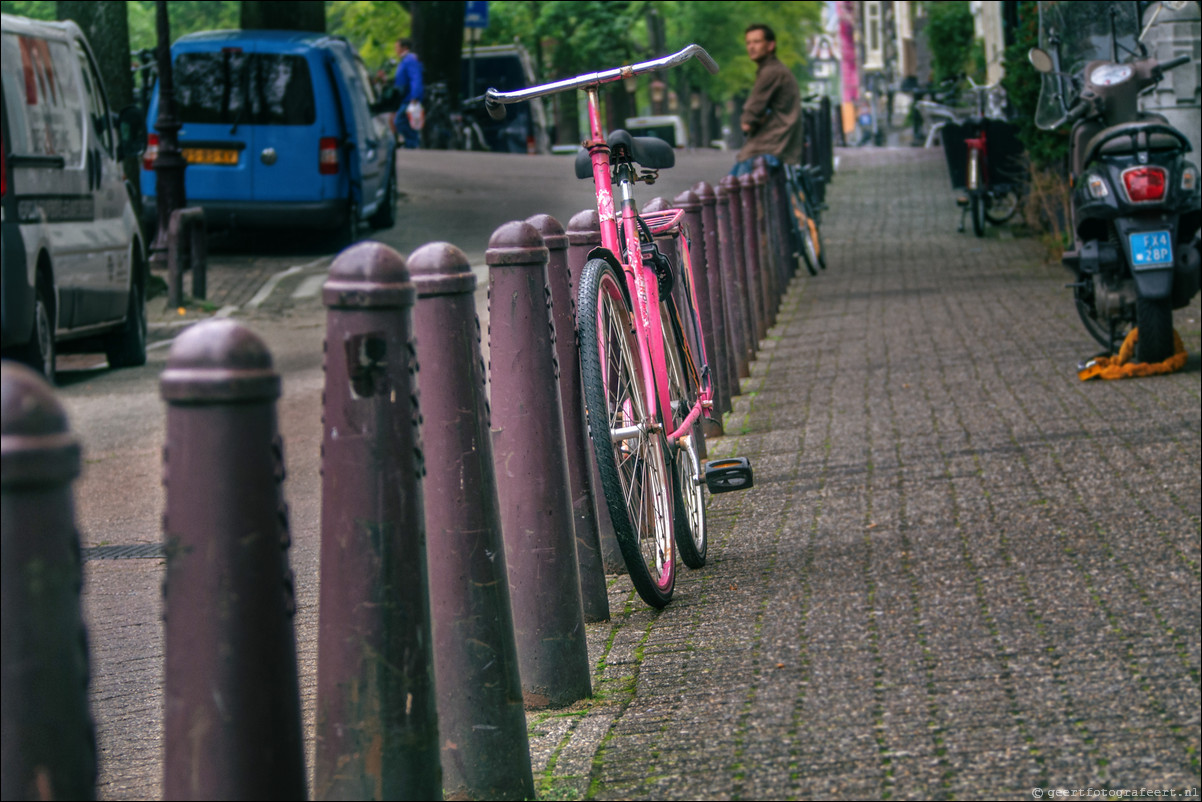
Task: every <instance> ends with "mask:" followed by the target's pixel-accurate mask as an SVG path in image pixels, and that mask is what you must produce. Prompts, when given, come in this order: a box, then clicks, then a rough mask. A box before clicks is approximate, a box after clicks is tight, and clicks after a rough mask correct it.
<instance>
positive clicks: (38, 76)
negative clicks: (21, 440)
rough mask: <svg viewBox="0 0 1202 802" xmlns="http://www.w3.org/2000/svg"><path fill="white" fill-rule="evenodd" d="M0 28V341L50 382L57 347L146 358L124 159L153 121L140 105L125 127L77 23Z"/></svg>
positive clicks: (133, 361)
mask: <svg viewBox="0 0 1202 802" xmlns="http://www.w3.org/2000/svg"><path fill="white" fill-rule="evenodd" d="M2 28H3V30H2V31H0V40H2V45H3V47H2V60H3V65H2V70H0V77H2V89H0V92H2V93H3V103H2V104H0V107H2V114H3V118H2V120H0V136H2V137H3V141H2V142H0V155H2V158H3V164H2V166H0V167H2V169H0V175H2V176H3V187H2V189H0V229H2V241H0V246H2V247H0V259H2V260H3V261H2V262H0V288H2V289H0V335H2V336H0V347H2V348H3V353H4V356H5V357H9V356H12V357H15V358H17V359H20V360H21V361H23V362H26V363H28V364H30V365H32V366H33V367H34V368H35V369H36V370H39V371H41V372H42V374H43V375H45V376H46V378H47V379H48V380H49V381H51V382H53V380H54V370H55V358H56V353H57V351H59V350H63V351H68V350H74V351H103V352H104V353H105V354H106V355H107V357H108V361H109V364H110V365H111V366H113V367H125V366H131V365H141V364H144V363H145V362H146V300H145V298H146V279H147V261H146V249H145V244H144V242H143V238H142V233H141V230H140V228H139V225H138V218H137V215H136V213H135V211H134V208H135V207H134V205H133V201H132V198H133V195H132V188H131V187H130V185H129V183H128V182H127V181H126V180H125V173H124V169H123V167H122V164H121V159H122V158H123V157H124V156H126V155H133V154H134V153H135V152H140V149H141V145H140V143H139V140H144V139H145V123H144V121H142V118H141V116H140V115H139V114H138V113H137V110H136V109H135V108H134V107H132V106H131V107H130V109H129V110H127V111H126V112H122V115H121V125H118V124H117V121H116V120H115V119H114V116H113V114H112V112H111V111H110V109H109V104H108V100H107V98H106V96H105V91H104V85H103V83H102V82H101V80H100V76H99V73H98V71H97V69H96V63H95V60H94V59H93V57H92V53H91V50H90V49H89V47H88V44H87V42H86V40H85V39H84V35H83V33H82V32H81V31H80V29H79V26H77V25H76V24H75V23H73V22H37V21H34V20H28V19H25V18H22V17H13V16H9V15H7V14H5V15H3V26H2ZM119 131H126V132H127V136H126V138H125V139H124V141H123V140H122V139H121V138H120V137H119V134H118V132H119Z"/></svg>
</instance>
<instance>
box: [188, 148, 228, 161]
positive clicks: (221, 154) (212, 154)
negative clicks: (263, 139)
mask: <svg viewBox="0 0 1202 802" xmlns="http://www.w3.org/2000/svg"><path fill="white" fill-rule="evenodd" d="M183 151H184V159H186V160H187V162H188V164H237V163H238V151H236V150H227V149H225V148H184V149H183Z"/></svg>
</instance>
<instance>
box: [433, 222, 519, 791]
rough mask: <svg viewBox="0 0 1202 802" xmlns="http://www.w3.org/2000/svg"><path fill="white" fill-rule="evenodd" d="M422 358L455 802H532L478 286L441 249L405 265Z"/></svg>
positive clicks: (450, 249) (444, 727)
mask: <svg viewBox="0 0 1202 802" xmlns="http://www.w3.org/2000/svg"><path fill="white" fill-rule="evenodd" d="M409 271H410V274H411V276H412V279H413V283H414V284H415V285H416V286H417V297H418V302H417V306H416V307H414V311H413V327H414V333H415V334H416V338H417V343H418V348H419V350H420V352H421V358H422V364H423V368H422V372H421V391H422V404H423V406H424V408H425V409H426V410H427V413H426V416H425V418H424V420H423V425H422V432H423V442H424V445H425V449H426V454H427V455H428V457H429V458H428V460H427V463H426V469H427V474H426V477H425V479H424V480H423V483H422V489H423V493H424V497H425V509H426V531H427V543H426V556H427V560H428V564H429V576H430V612H431V618H432V620H433V626H434V668H435V673H436V676H437V678H438V679H437V685H438V688H437V692H438V731H439V735H440V740H441V741H442V772H443V792H444V794H445V795H446V797H447V798H448V799H533V798H534V779H533V777H532V774H531V769H530V742H529V739H528V736H527V734H526V713H525V710H524V708H523V704H522V683H521V676H520V675H519V670H518V658H517V647H516V645H515V644H514V639H513V613H512V610H511V608H510V604H509V577H508V576H507V574H506V570H505V565H506V561H505V543H504V540H503V537H502V534H501V510H500V507H499V505H498V502H497V484H496V479H495V478H494V476H493V459H492V444H491V443H490V441H489V431H488V427H489V410H488V400H487V398H486V395H485V389H484V361H483V359H482V358H481V356H480V320H479V318H478V317H477V315H476V300H475V290H476V276H475V275H474V274H473V273H472V268H471V264H470V262H468V259H467V256H465V255H464V253H463V251H461V250H459V249H458V248H456V247H455V246H454V245H450V244H448V243H445V242H436V243H430V244H429V245H425V246H423V247H421V248H419V249H417V250H416V251H414V252H413V253H412V254H411V255H410V257H409Z"/></svg>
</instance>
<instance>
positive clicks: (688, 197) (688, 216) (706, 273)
mask: <svg viewBox="0 0 1202 802" xmlns="http://www.w3.org/2000/svg"><path fill="white" fill-rule="evenodd" d="M676 206H677V207H678V208H680V209H683V210H684V222H685V233H686V236H687V238H688V243H689V258H690V259H691V260H692V272H693V281H694V282H695V284H694V286H693V297H694V299H695V300H696V303H697V315H698V316H699V317H700V318H701V330H702V332H704V341H705V358H706V367H708V370H709V375H710V382H711V384H712V386H713V389H714V398H713V406H712V407H711V408H710V409H707V410H705V436H706V437H721V436H722V411H721V410H722V404H721V401H720V400H719V398H718V396H719V395H720V387H719V384H718V381H717V378H716V374H717V364H716V363H717V359H716V357H717V353H718V349H717V343H715V342H714V319H713V315H712V314H711V312H710V306H711V293H710V269H709V260H708V257H709V253H708V251H707V250H706V246H705V231H704V225H703V224H702V217H701V198H699V197H698V196H697V193H696V192H693V191H692V190H685V191H684V192H682V193H680V194H679V195H677V196H676ZM697 359H698V361H700V359H701V355H700V354H698V355H697ZM699 367H700V366H699Z"/></svg>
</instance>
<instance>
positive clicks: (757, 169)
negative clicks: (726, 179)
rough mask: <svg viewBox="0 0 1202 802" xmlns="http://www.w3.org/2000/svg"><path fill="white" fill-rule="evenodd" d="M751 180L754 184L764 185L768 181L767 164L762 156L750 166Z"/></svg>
mask: <svg viewBox="0 0 1202 802" xmlns="http://www.w3.org/2000/svg"><path fill="white" fill-rule="evenodd" d="M751 180H752V181H753V182H755V183H756V184H764V183H767V181H768V162H767V161H766V160H765V159H764V157H763V156H760V157H759V158H758V159H756V160H755V163H754V164H752V166H751Z"/></svg>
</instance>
